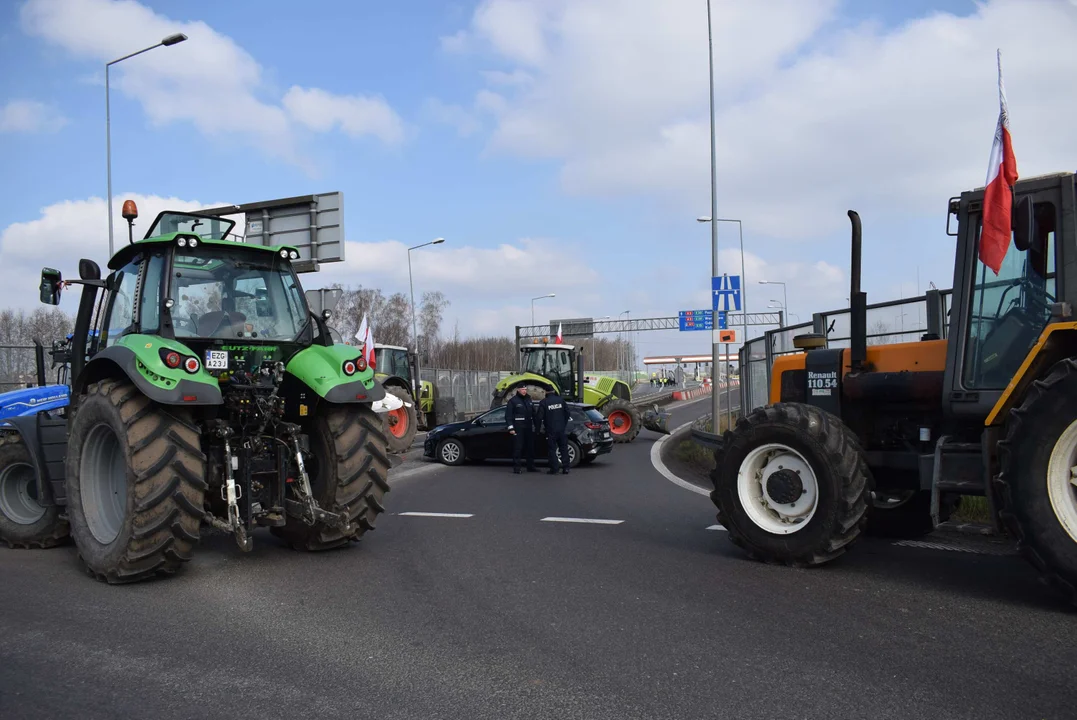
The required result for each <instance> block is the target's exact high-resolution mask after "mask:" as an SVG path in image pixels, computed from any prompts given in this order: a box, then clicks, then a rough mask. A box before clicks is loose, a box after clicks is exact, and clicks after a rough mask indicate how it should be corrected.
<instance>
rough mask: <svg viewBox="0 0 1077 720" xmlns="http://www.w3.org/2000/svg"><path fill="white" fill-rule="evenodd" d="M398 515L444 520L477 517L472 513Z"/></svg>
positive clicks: (412, 513) (413, 513)
mask: <svg viewBox="0 0 1077 720" xmlns="http://www.w3.org/2000/svg"><path fill="white" fill-rule="evenodd" d="M397 515H411V516H412V517H442V518H469V517H475V516H474V515H473V514H472V513H437V512H402V513H397Z"/></svg>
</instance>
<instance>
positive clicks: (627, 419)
mask: <svg viewBox="0 0 1077 720" xmlns="http://www.w3.org/2000/svg"><path fill="white" fill-rule="evenodd" d="M602 414H603V415H604V416H605V417H606V419H607V420H609V422H610V435H612V436H613V442H615V443H628V442H632V441H633V440H635V439H636V436H637V435H639V430H640V428H641V427H642V426H643V416H642V415H640V412H639V410H637V409H636V406H635V405H633V404H632V403H630V402H628V401H627V400H622V399H620V398H614V399H613V400H610V401H609V402H608V403H606V404H605V405H603V406H602Z"/></svg>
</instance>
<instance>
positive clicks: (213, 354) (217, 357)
mask: <svg viewBox="0 0 1077 720" xmlns="http://www.w3.org/2000/svg"><path fill="white" fill-rule="evenodd" d="M227 369H228V351H227V350H206V370H227Z"/></svg>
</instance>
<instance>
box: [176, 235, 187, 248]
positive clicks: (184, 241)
mask: <svg viewBox="0 0 1077 720" xmlns="http://www.w3.org/2000/svg"><path fill="white" fill-rule="evenodd" d="M176 244H177V245H179V246H180V247H181V248H185V247H187V238H185V237H181V238H180V239H179V240H177V241H176Z"/></svg>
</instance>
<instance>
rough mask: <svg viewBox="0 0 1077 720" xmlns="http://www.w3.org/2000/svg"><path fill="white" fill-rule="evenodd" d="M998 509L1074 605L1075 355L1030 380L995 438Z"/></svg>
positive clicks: (1026, 552)
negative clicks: (1002, 429) (997, 441)
mask: <svg viewBox="0 0 1077 720" xmlns="http://www.w3.org/2000/svg"><path fill="white" fill-rule="evenodd" d="M999 465H1000V468H999V470H1000V472H999V476H998V479H997V480H996V485H995V487H996V488H997V490H998V492H997V494H996V496H997V498H998V501H999V515H1000V518H1001V520H1002V521H1003V522H1004V523H1005V525H1006V527H1007V528H1008V529H1009V530H1010V532H1012V533H1013V535H1014V536H1015V537H1016V538H1017V540H1018V542H1019V544H1020V548H1021V552H1022V553H1023V554H1024V556H1025V557H1026V558H1027V559H1028V560H1029V561H1030V562H1031V563H1032V564H1033V565H1034V566H1035V567H1036V569H1037V570H1039V572H1040V574H1041V576H1042V577H1043V579H1044V580H1046V581H1047V582H1048V584H1050V585H1053V586H1054V587H1056V588H1058V589H1059V590H1061V591H1062V592H1063V594H1064V595H1066V597H1067V599H1069V600H1070V601H1071V602H1074V603H1077V485H1074V479H1073V478H1074V477H1075V475H1074V468H1077V361H1074V360H1072V359H1066V360H1061V361H1059V362H1058V363H1056V364H1055V365H1054V366H1053V367H1052V368H1051V369H1050V371H1049V372H1048V373H1047V375H1046V376H1045V377H1044V378H1043V379H1042V380H1035V381H1033V382H1032V384H1031V385H1029V387H1028V389H1027V390H1026V392H1025V397H1024V399H1023V400H1022V402H1021V404H1020V405H1019V406H1018V407H1016V408H1014V409H1013V410H1011V411H1010V414H1009V417H1008V418H1007V420H1006V426H1005V433H1004V439H1003V440H1002V441H1001V442H1000V443H999Z"/></svg>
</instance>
